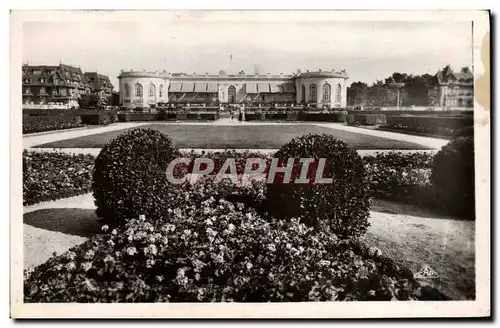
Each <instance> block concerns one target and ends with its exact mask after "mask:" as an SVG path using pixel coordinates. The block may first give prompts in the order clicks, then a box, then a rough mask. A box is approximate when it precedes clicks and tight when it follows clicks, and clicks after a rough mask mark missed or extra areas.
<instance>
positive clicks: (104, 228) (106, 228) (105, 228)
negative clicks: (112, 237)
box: [101, 224, 109, 232]
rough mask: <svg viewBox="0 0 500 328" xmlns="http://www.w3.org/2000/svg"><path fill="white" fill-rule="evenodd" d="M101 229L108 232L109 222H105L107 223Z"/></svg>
mask: <svg viewBox="0 0 500 328" xmlns="http://www.w3.org/2000/svg"><path fill="white" fill-rule="evenodd" d="M101 230H102V231H104V232H106V231H108V230H109V226H108V225H107V224H105V225H103V226H102V227H101Z"/></svg>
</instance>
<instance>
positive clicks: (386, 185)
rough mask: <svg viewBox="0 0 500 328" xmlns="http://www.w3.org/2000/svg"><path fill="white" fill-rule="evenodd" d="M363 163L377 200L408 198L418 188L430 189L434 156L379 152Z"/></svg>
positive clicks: (366, 157)
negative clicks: (380, 198) (378, 198)
mask: <svg viewBox="0 0 500 328" xmlns="http://www.w3.org/2000/svg"><path fill="white" fill-rule="evenodd" d="M363 160H364V161H365V163H366V164H365V169H366V171H367V176H368V179H369V182H370V186H371V194H372V195H373V196H375V197H382V198H387V197H388V198H399V197H405V196H409V195H411V194H412V192H413V191H414V190H415V189H417V188H424V187H430V180H429V178H430V174H431V165H432V155H431V154H429V153H413V154H403V153H398V152H390V153H378V154H376V155H373V156H365V157H363ZM415 200H417V199H415Z"/></svg>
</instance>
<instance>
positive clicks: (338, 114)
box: [304, 111, 347, 123]
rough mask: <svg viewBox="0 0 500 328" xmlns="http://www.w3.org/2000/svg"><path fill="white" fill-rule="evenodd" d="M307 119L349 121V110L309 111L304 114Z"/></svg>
mask: <svg viewBox="0 0 500 328" xmlns="http://www.w3.org/2000/svg"><path fill="white" fill-rule="evenodd" d="M304 120H305V121H316V122H342V123H345V122H347V111H334V112H327V113H323V112H319V113H315V112H307V113H305V116H304Z"/></svg>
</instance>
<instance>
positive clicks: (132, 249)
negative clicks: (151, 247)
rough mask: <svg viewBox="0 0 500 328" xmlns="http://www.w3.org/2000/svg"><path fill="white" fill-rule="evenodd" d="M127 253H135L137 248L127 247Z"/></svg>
mask: <svg viewBox="0 0 500 328" xmlns="http://www.w3.org/2000/svg"><path fill="white" fill-rule="evenodd" d="M127 254H128V255H130V256H132V255H134V254H137V250H136V249H135V247H128V248H127Z"/></svg>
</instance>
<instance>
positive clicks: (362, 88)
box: [347, 81, 368, 106]
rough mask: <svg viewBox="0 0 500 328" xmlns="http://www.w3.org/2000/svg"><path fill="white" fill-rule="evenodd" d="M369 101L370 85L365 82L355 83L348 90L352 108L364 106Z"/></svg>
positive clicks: (348, 98)
mask: <svg viewBox="0 0 500 328" xmlns="http://www.w3.org/2000/svg"><path fill="white" fill-rule="evenodd" d="M367 101H368V84H366V83H364V82H360V81H358V82H353V83H352V84H351V86H350V87H348V88H347V102H348V103H349V104H350V105H351V106H364V105H366V103H367Z"/></svg>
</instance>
